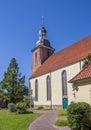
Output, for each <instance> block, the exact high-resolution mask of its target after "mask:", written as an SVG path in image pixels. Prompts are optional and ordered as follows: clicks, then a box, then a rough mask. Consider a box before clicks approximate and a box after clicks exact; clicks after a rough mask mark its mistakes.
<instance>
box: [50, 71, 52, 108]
mask: <svg viewBox="0 0 91 130" xmlns="http://www.w3.org/2000/svg"><path fill="white" fill-rule="evenodd" d="M50 88H51V92H50V94H51V99H50V108H51V109H52V86H51V72H50Z"/></svg>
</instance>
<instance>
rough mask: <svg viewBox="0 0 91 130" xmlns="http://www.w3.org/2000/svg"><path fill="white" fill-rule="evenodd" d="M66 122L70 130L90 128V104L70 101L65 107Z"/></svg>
mask: <svg viewBox="0 0 91 130" xmlns="http://www.w3.org/2000/svg"><path fill="white" fill-rule="evenodd" d="M67 112H68V122H69V126H70V127H71V129H72V130H90V129H91V120H90V116H91V106H90V105H89V104H87V103H85V102H78V103H73V102H72V103H71V104H70V105H69V106H68V109H67Z"/></svg>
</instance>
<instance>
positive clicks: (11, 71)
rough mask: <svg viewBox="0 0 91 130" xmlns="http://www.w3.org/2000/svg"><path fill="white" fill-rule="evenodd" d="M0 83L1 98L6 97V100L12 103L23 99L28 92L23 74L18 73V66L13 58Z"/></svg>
mask: <svg viewBox="0 0 91 130" xmlns="http://www.w3.org/2000/svg"><path fill="white" fill-rule="evenodd" d="M0 85H1V88H2V90H3V98H4V97H5V98H6V97H7V100H9V101H10V102H13V103H16V102H19V101H21V100H23V98H24V96H25V95H27V94H28V87H27V86H26V85H25V76H22V74H21V73H19V67H18V64H17V62H16V59H15V58H12V59H11V61H10V64H9V67H8V68H7V71H6V72H5V73H4V78H3V80H2V81H1V82H0Z"/></svg>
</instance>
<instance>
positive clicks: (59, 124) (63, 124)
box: [55, 120, 69, 126]
mask: <svg viewBox="0 0 91 130" xmlns="http://www.w3.org/2000/svg"><path fill="white" fill-rule="evenodd" d="M55 125H57V126H68V125H69V124H68V120H56V122H55Z"/></svg>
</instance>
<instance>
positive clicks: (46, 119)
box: [29, 110, 70, 130]
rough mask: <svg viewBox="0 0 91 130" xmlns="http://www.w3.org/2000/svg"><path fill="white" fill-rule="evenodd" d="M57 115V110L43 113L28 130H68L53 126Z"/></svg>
mask: <svg viewBox="0 0 91 130" xmlns="http://www.w3.org/2000/svg"><path fill="white" fill-rule="evenodd" d="M57 113H58V111H57V110H50V111H47V112H45V113H44V114H43V115H42V116H40V117H39V118H38V119H36V120H35V121H34V122H33V123H32V124H31V125H30V126H29V130H70V128H68V127H56V126H55V125H53V124H54V121H55V119H56V117H57Z"/></svg>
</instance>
